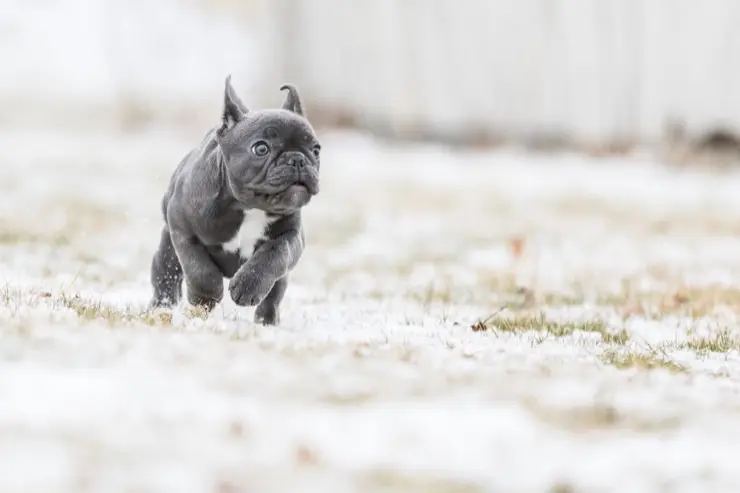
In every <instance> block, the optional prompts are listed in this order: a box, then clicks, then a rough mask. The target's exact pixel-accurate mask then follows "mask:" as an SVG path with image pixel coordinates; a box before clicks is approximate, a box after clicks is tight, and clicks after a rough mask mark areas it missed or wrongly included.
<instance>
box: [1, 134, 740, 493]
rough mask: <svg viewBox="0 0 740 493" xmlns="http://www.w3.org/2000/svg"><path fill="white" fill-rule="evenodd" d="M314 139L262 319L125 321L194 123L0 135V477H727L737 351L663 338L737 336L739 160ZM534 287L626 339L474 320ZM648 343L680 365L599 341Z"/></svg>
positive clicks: (495, 487) (558, 308)
mask: <svg viewBox="0 0 740 493" xmlns="http://www.w3.org/2000/svg"><path fill="white" fill-rule="evenodd" d="M321 137H322V144H323V149H324V153H323V156H322V192H321V194H320V195H319V196H318V197H317V198H316V200H315V201H313V202H312V203H311V205H310V206H309V207H308V209H307V210H306V214H305V220H306V227H307V250H306V253H305V256H304V257H303V258H302V260H301V262H300V264H299V266H298V268H297V270H296V271H295V273H294V275H293V276H292V278H291V285H290V287H289V288H288V292H287V295H286V298H285V301H284V303H283V313H282V324H281V325H280V326H279V327H262V326H257V325H255V324H253V323H252V315H253V309H242V308H238V307H236V306H235V305H234V304H233V303H232V302H231V301H230V300H226V301H225V302H224V303H223V304H222V305H221V306H219V307H218V308H217V309H216V310H215V311H214V312H213V313H212V314H211V316H209V317H208V318H207V319H205V320H203V319H200V318H198V317H193V316H191V315H189V314H188V312H187V311H186V310H185V309H184V307H178V308H177V309H175V310H174V311H173V312H172V323H171V324H167V323H154V324H153V325H152V324H149V323H147V322H146V321H145V320H143V319H141V317H139V316H138V314H139V313H140V311H141V310H142V309H143V307H144V305H145V304H146V302H147V301H148V298H149V296H150V288H149V285H148V270H149V262H150V259H151V255H152V253H153V252H154V248H155V247H156V244H157V240H158V231H159V228H160V227H161V217H160V211H159V200H160V197H161V194H162V192H163V191H164V188H165V186H166V183H167V180H168V178H169V173H170V172H171V171H172V169H173V168H174V166H175V165H176V164H177V162H178V160H179V159H180V157H181V156H182V155H183V154H184V153H185V152H186V151H187V150H188V148H189V147H190V146H191V145H194V144H195V143H197V142H198V141H199V139H200V133H199V132H198V131H197V129H195V130H192V131H186V132H184V133H179V134H177V133H172V132H165V131H158V130H156V129H152V130H150V131H148V132H147V133H138V134H137V133H129V134H126V135H119V134H112V133H106V132H103V131H101V132H98V133H95V132H90V133H86V134H85V135H84V136H83V135H78V134H75V133H67V134H65V133H60V132H55V133H49V134H43V133H40V132H28V133H24V132H21V131H17V132H15V131H8V132H5V133H3V134H2V135H0V161H1V163H2V164H1V165H0V196H1V197H2V200H1V201H0V327H1V329H0V471H2V473H1V474H0V491H19V492H20V491H22V492H24V493H26V492H27V493H35V492H39V493H41V492H43V493H55V492H65V493H66V492H75V493H77V492H106V493H115V492H130V491H140V492H172V491H178V492H183V493H188V492H193V493H195V492H204V491H216V492H222V493H226V492H242V491H244V492H252V491H254V492H264V491H271V492H279V491H286V492H287V491H305V492H309V491H316V492H319V491H320V492H324V493H331V492H334V491H336V492H340V491H341V492H345V491H389V492H390V491H404V492H413V491H418V492H453V491H454V492H463V491H464V492H478V491H517V492H530V491H531V492H542V491H604V492H607V491H614V492H623V491H630V492H635V493H639V492H648V491H677V492H678V491H718V492H719V491H728V492H730V491H738V488H740V472H738V469H737V467H736V459H735V457H736V456H737V453H738V451H740V445H738V444H740V424H739V422H738V420H737V415H738V414H737V413H738V410H740V385H739V383H738V379H739V378H740V355H739V354H738V352H737V351H735V350H732V351H728V352H726V353H701V352H697V351H694V350H690V349H685V348H681V347H679V346H677V344H678V343H680V342H682V341H687V340H690V339H691V338H693V337H695V336H696V335H697V334H712V333H715V332H716V331H718V330H722V329H724V330H729V331H731V332H732V333H738V327H737V313H739V312H738V311H737V307H736V306H733V303H732V301H733V298H732V293H733V291H732V290H733V289H734V290H738V292H740V282H739V281H738V280H740V255H738V252H740V239H738V236H737V233H738V224H740V196H738V194H737V190H738V188H739V187H740V174H738V173H723V174H720V173H715V172H711V171H691V172H688V171H686V172H678V171H675V170H668V169H666V168H664V167H662V166H659V165H657V164H656V163H654V162H652V161H651V158H650V157H649V156H648V155H647V154H636V155H634V156H629V157H624V158H608V159H600V160H595V159H592V158H588V157H584V156H578V155H570V154H561V155H552V154H551V155H528V154H525V153H523V152H520V151H518V150H516V149H502V150H499V151H495V152H462V151H460V152H453V151H451V150H449V149H444V148H438V147H435V146H390V145H387V144H383V143H381V142H377V141H374V140H373V139H372V138H369V137H366V136H363V135H354V134H343V133H333V132H327V131H323V132H322V135H321ZM517 238H520V239H521V240H522V245H523V249H522V251H521V254H520V255H515V254H513V247H512V241H513V239H517ZM520 287H523V288H526V290H525V291H524V293H525V294H522V293H523V292H522V291H521V290H518V288H520ZM625 289H627V290H629V293H630V294H629V296H626V297H624V298H625V299H622V298H620V293H621V290H625ZM527 290H529V291H531V292H532V293H533V297H534V301H533V302H531V300H530V303H533V305H532V306H530V309H533V310H535V311H537V310H538V309H542V310H543V311H544V312H545V314H546V315H547V317H548V319H550V320H557V321H589V320H601V321H603V322H604V323H605V324H606V326H607V327H608V328H609V330H621V329H624V330H625V331H627V333H628V334H629V335H630V340H629V341H628V342H627V343H626V344H625V345H624V346H623V347H620V346H619V345H617V344H615V343H606V342H602V341H601V338H600V337H599V336H598V334H595V333H590V332H583V331H576V332H574V333H573V334H570V335H566V336H563V337H556V336H554V335H547V334H543V333H537V332H532V331H530V332H521V333H507V332H504V331H496V332H494V331H482V332H475V331H473V330H472V329H471V325H472V324H473V323H475V322H476V321H477V320H479V319H481V318H485V317H487V316H488V315H490V314H491V313H493V312H495V311H497V310H499V309H500V308H501V307H502V306H504V305H508V306H510V309H509V310H504V311H503V312H502V313H501V314H500V316H502V317H506V316H514V315H516V314H517V313H520V314H521V313H530V312H529V311H527V310H528V308H526V306H527V300H526V291H527ZM680 290H689V292H690V293H694V294H693V295H690V296H695V297H697V298H699V297H701V296H706V297H707V301H706V306H704V305H701V306H698V308H697V310H696V312H695V313H687V312H685V311H682V310H680V309H675V310H672V311H671V310H668V309H666V310H664V312H658V313H646V311H645V310H639V309H636V308H635V307H632V305H631V303H635V304H636V305H639V304H640V303H643V304H644V303H653V304H654V305H655V306H662V305H660V302H662V301H664V298H666V299H669V300H670V299H671V297H673V296H674V294H675V293H676V292H677V291H680ZM690 290H693V291H690ZM555 295H558V296H561V297H566V296H572V297H575V298H576V301H575V302H573V303H560V302H558V301H557V299H558V298H556V297H554V296H555ZM75 296H78V297H79V298H75ZM723 296H724V297H725V298H723ZM656 297H657V298H656ZM633 298H634V299H633ZM75 300H76V301H75ZM80 300H82V301H80ZM610 300H611V301H610ZM651 300H653V301H651ZM655 300H657V301H655ZM734 300H735V301H737V300H740V296H737V297H736V298H734ZM75 303H78V304H77V305H75ZM79 303H82V304H83V305H84V303H87V305H85V306H92V307H93V308H92V312H93V314H94V313H97V312H96V311H95V310H102V311H105V310H108V311H107V312H105V313H107V314H108V315H107V316H104V317H102V318H95V317H94V316H92V317H88V316H85V312H84V311H80V310H77V311H76V310H75V308H74V307H75V306H78V307H79V306H80V305H79ZM637 308H639V306H637ZM517 310H518V311H517ZM78 311H80V313H78ZM651 348H662V349H661V350H664V351H665V354H666V356H667V357H668V358H670V360H671V361H675V362H676V363H679V364H681V365H684V366H685V367H686V371H680V372H670V371H668V370H667V369H665V368H657V369H655V370H651V371H647V370H642V369H638V368H625V369H619V368H616V367H615V366H613V365H611V364H609V363H607V362H605V361H604V360H603V359H602V356H603V355H604V353H605V352H607V351H616V352H631V353H635V354H648V353H650V350H651Z"/></svg>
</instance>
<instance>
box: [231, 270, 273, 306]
mask: <svg viewBox="0 0 740 493" xmlns="http://www.w3.org/2000/svg"><path fill="white" fill-rule="evenodd" d="M273 284H275V283H274V282H269V281H268V279H265V276H260V275H257V274H256V273H255V272H253V271H239V272H237V273H236V275H235V276H234V277H233V278H232V279H231V281H229V294H230V295H231V299H232V300H233V301H234V303H236V304H237V305H239V306H256V305H258V304H259V303H260V302H261V301H262V300H263V299H265V296H267V293H269V292H270V289H272V285H273Z"/></svg>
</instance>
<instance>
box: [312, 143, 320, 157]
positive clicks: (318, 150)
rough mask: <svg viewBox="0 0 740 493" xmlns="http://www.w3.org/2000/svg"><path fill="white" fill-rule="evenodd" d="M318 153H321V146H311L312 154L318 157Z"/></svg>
mask: <svg viewBox="0 0 740 493" xmlns="http://www.w3.org/2000/svg"><path fill="white" fill-rule="evenodd" d="M320 154H321V147H320V146H316V147H314V148H313V155H314V156H316V157H317V158H318V157H319V155H320Z"/></svg>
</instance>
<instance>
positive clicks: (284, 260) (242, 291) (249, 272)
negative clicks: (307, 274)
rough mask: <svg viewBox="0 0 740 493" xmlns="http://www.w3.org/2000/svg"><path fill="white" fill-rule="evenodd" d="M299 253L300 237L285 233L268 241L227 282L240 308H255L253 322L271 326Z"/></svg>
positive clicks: (301, 243)
mask: <svg viewBox="0 0 740 493" xmlns="http://www.w3.org/2000/svg"><path fill="white" fill-rule="evenodd" d="M302 253H303V235H302V234H301V232H300V231H299V230H293V231H289V232H287V233H285V234H283V235H281V236H280V237H279V238H275V239H272V240H268V241H266V242H265V243H263V244H262V246H261V247H260V248H259V249H258V250H257V251H256V252H255V253H254V255H252V256H251V257H250V258H249V260H247V261H246V262H245V263H244V265H242V266H241V267H240V268H239V270H238V271H237V273H236V275H234V277H233V278H232V279H231V281H230V282H229V293H230V294H231V299H232V300H234V303H236V304H237V305H240V306H255V305H259V306H258V307H257V310H256V312H255V320H256V321H258V322H261V323H265V324H275V323H277V321H278V319H279V314H278V307H279V305H280V302H281V301H282V298H283V295H284V294H285V290H286V288H287V283H288V279H287V276H288V273H289V272H290V271H291V270H292V269H293V267H295V265H296V264H297V263H298V259H299V258H300V257H301V254H302Z"/></svg>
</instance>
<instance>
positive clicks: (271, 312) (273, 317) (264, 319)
mask: <svg viewBox="0 0 740 493" xmlns="http://www.w3.org/2000/svg"><path fill="white" fill-rule="evenodd" d="M254 322H255V323H257V324H262V325H278V324H279V323H280V311H279V310H278V308H277V307H275V306H272V305H267V304H265V303H261V304H260V305H259V306H257V309H256V310H255V311H254Z"/></svg>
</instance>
